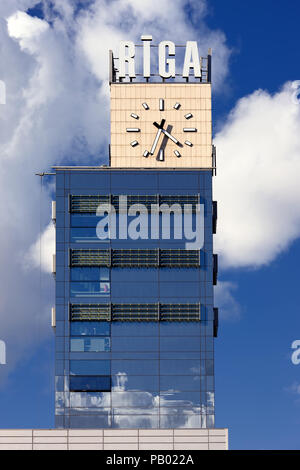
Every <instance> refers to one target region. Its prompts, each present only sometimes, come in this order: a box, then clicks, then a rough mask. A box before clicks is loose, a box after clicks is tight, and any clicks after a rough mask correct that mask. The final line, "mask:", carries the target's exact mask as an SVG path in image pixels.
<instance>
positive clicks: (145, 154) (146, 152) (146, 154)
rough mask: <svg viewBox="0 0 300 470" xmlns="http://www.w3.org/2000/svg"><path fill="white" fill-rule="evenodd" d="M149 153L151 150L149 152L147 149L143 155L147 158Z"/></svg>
mask: <svg viewBox="0 0 300 470" xmlns="http://www.w3.org/2000/svg"><path fill="white" fill-rule="evenodd" d="M148 155H149V152H148V150H145V152H144V153H143V157H145V158H147V157H148Z"/></svg>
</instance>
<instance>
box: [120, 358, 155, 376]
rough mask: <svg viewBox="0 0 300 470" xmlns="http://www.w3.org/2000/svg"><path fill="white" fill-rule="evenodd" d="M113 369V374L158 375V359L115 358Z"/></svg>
mask: <svg viewBox="0 0 300 470" xmlns="http://www.w3.org/2000/svg"><path fill="white" fill-rule="evenodd" d="M111 370H112V374H123V375H124V374H128V375H158V361H150V360H146V359H145V360H143V361H139V360H137V361H134V360H125V359H124V360H114V361H112V363H111Z"/></svg>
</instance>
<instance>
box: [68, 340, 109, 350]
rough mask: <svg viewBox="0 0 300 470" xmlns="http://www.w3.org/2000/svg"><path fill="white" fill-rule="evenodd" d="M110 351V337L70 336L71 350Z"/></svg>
mask: <svg viewBox="0 0 300 470" xmlns="http://www.w3.org/2000/svg"><path fill="white" fill-rule="evenodd" d="M103 351H110V338H93V337H91V338H89V337H85V338H84V337H81V338H71V352H103Z"/></svg>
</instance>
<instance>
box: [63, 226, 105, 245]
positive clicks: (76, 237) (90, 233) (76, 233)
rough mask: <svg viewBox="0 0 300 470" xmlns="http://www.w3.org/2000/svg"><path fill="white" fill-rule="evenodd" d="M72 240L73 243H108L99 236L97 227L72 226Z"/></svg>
mask: <svg viewBox="0 0 300 470" xmlns="http://www.w3.org/2000/svg"><path fill="white" fill-rule="evenodd" d="M71 242H73V243H89V242H92V243H95V242H96V243H98V242H99V243H107V241H106V240H100V239H99V238H98V237H97V232H96V227H72V228H71Z"/></svg>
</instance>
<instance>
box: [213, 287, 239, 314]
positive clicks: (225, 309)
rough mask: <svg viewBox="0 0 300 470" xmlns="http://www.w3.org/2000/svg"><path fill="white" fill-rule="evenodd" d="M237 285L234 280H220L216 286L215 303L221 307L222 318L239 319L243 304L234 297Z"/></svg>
mask: <svg viewBox="0 0 300 470" xmlns="http://www.w3.org/2000/svg"><path fill="white" fill-rule="evenodd" d="M236 289H237V285H236V284H234V283H233V282H228V281H218V284H217V285H216V287H215V288H214V293H215V305H217V306H218V308H219V313H220V318H221V319H222V320H238V319H239V318H240V314H241V306H240V304H239V303H238V302H237V300H236V299H235V298H234V292H235V291H236Z"/></svg>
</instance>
